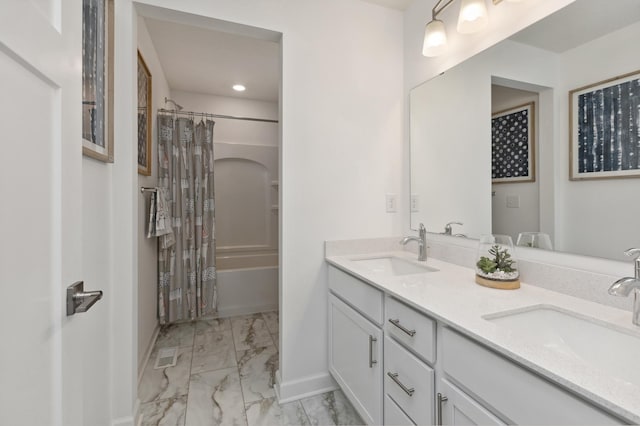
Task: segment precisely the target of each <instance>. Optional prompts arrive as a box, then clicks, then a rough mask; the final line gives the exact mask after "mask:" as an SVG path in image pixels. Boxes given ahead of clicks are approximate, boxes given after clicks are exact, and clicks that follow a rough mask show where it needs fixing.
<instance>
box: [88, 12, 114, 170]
mask: <svg viewBox="0 0 640 426" xmlns="http://www.w3.org/2000/svg"><path fill="white" fill-rule="evenodd" d="M113 23H114V0H83V2H82V153H83V154H84V155H86V156H88V157H91V158H94V159H96V160H99V161H102V162H105V163H113V158H114V157H113V48H114V42H113V40H114V26H113Z"/></svg>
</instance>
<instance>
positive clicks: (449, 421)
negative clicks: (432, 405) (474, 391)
mask: <svg viewBox="0 0 640 426" xmlns="http://www.w3.org/2000/svg"><path fill="white" fill-rule="evenodd" d="M440 391H441V392H442V397H443V398H442V399H441V402H439V403H438V405H439V407H436V409H438V410H441V411H440V414H441V416H442V423H441V424H443V425H457V426H460V425H496V426H498V425H503V426H504V424H505V423H503V422H502V421H501V420H500V419H498V418H497V417H496V416H494V415H493V414H492V413H491V412H490V411H489V410H487V409H486V408H484V407H483V406H482V405H480V404H479V403H478V402H477V401H475V400H474V399H473V398H471V397H470V396H469V395H467V394H465V393H464V392H462V391H461V390H460V389H458V387H456V386H455V385H453V384H452V383H450V382H449V381H447V380H445V379H441V380H440Z"/></svg>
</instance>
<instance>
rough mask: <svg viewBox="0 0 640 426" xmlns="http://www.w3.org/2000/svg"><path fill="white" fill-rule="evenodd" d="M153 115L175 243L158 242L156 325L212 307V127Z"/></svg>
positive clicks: (210, 123)
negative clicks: (168, 244)
mask: <svg viewBox="0 0 640 426" xmlns="http://www.w3.org/2000/svg"><path fill="white" fill-rule="evenodd" d="M214 124H215V123H214V122H213V121H210V120H207V121H206V122H204V121H202V120H201V121H200V122H199V123H198V124H195V123H194V119H193V118H192V117H191V118H183V117H180V118H176V117H175V116H172V115H166V114H158V159H159V163H158V164H159V168H158V185H159V187H160V188H161V189H164V191H161V192H163V193H164V194H166V196H167V200H166V201H167V204H168V206H169V211H170V216H171V225H172V227H173V232H174V235H175V243H174V244H172V245H170V246H169V247H164V246H165V244H163V239H162V237H160V239H159V243H158V315H159V318H160V324H168V323H171V322H175V321H180V320H187V319H195V318H199V317H202V316H206V315H210V314H212V313H215V311H216V299H217V289H216V267H215V227H214V223H215V222H214V190H213V127H214Z"/></svg>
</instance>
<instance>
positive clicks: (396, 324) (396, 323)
mask: <svg viewBox="0 0 640 426" xmlns="http://www.w3.org/2000/svg"><path fill="white" fill-rule="evenodd" d="M389 322H390V323H391V324H393V325H395V326H396V327H398V328H399V329H400V330H402V331H404V332H405V333H407V334H408V335H409V336H411V337H413V336H415V335H416V331H415V330H409V329H408V328H406V327H404V326H402V325H401V324H400V319H391V318H389Z"/></svg>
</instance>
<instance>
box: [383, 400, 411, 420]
mask: <svg viewBox="0 0 640 426" xmlns="http://www.w3.org/2000/svg"><path fill="white" fill-rule="evenodd" d="M384 424H385V425H390V426H414V425H415V423H413V422H412V421H411V419H410V418H409V417H407V415H406V414H405V413H404V412H403V411H402V410H401V409H400V407H398V404H396V403H395V402H394V401H393V400H392V399H391V398H389V395H385V396H384Z"/></svg>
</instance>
